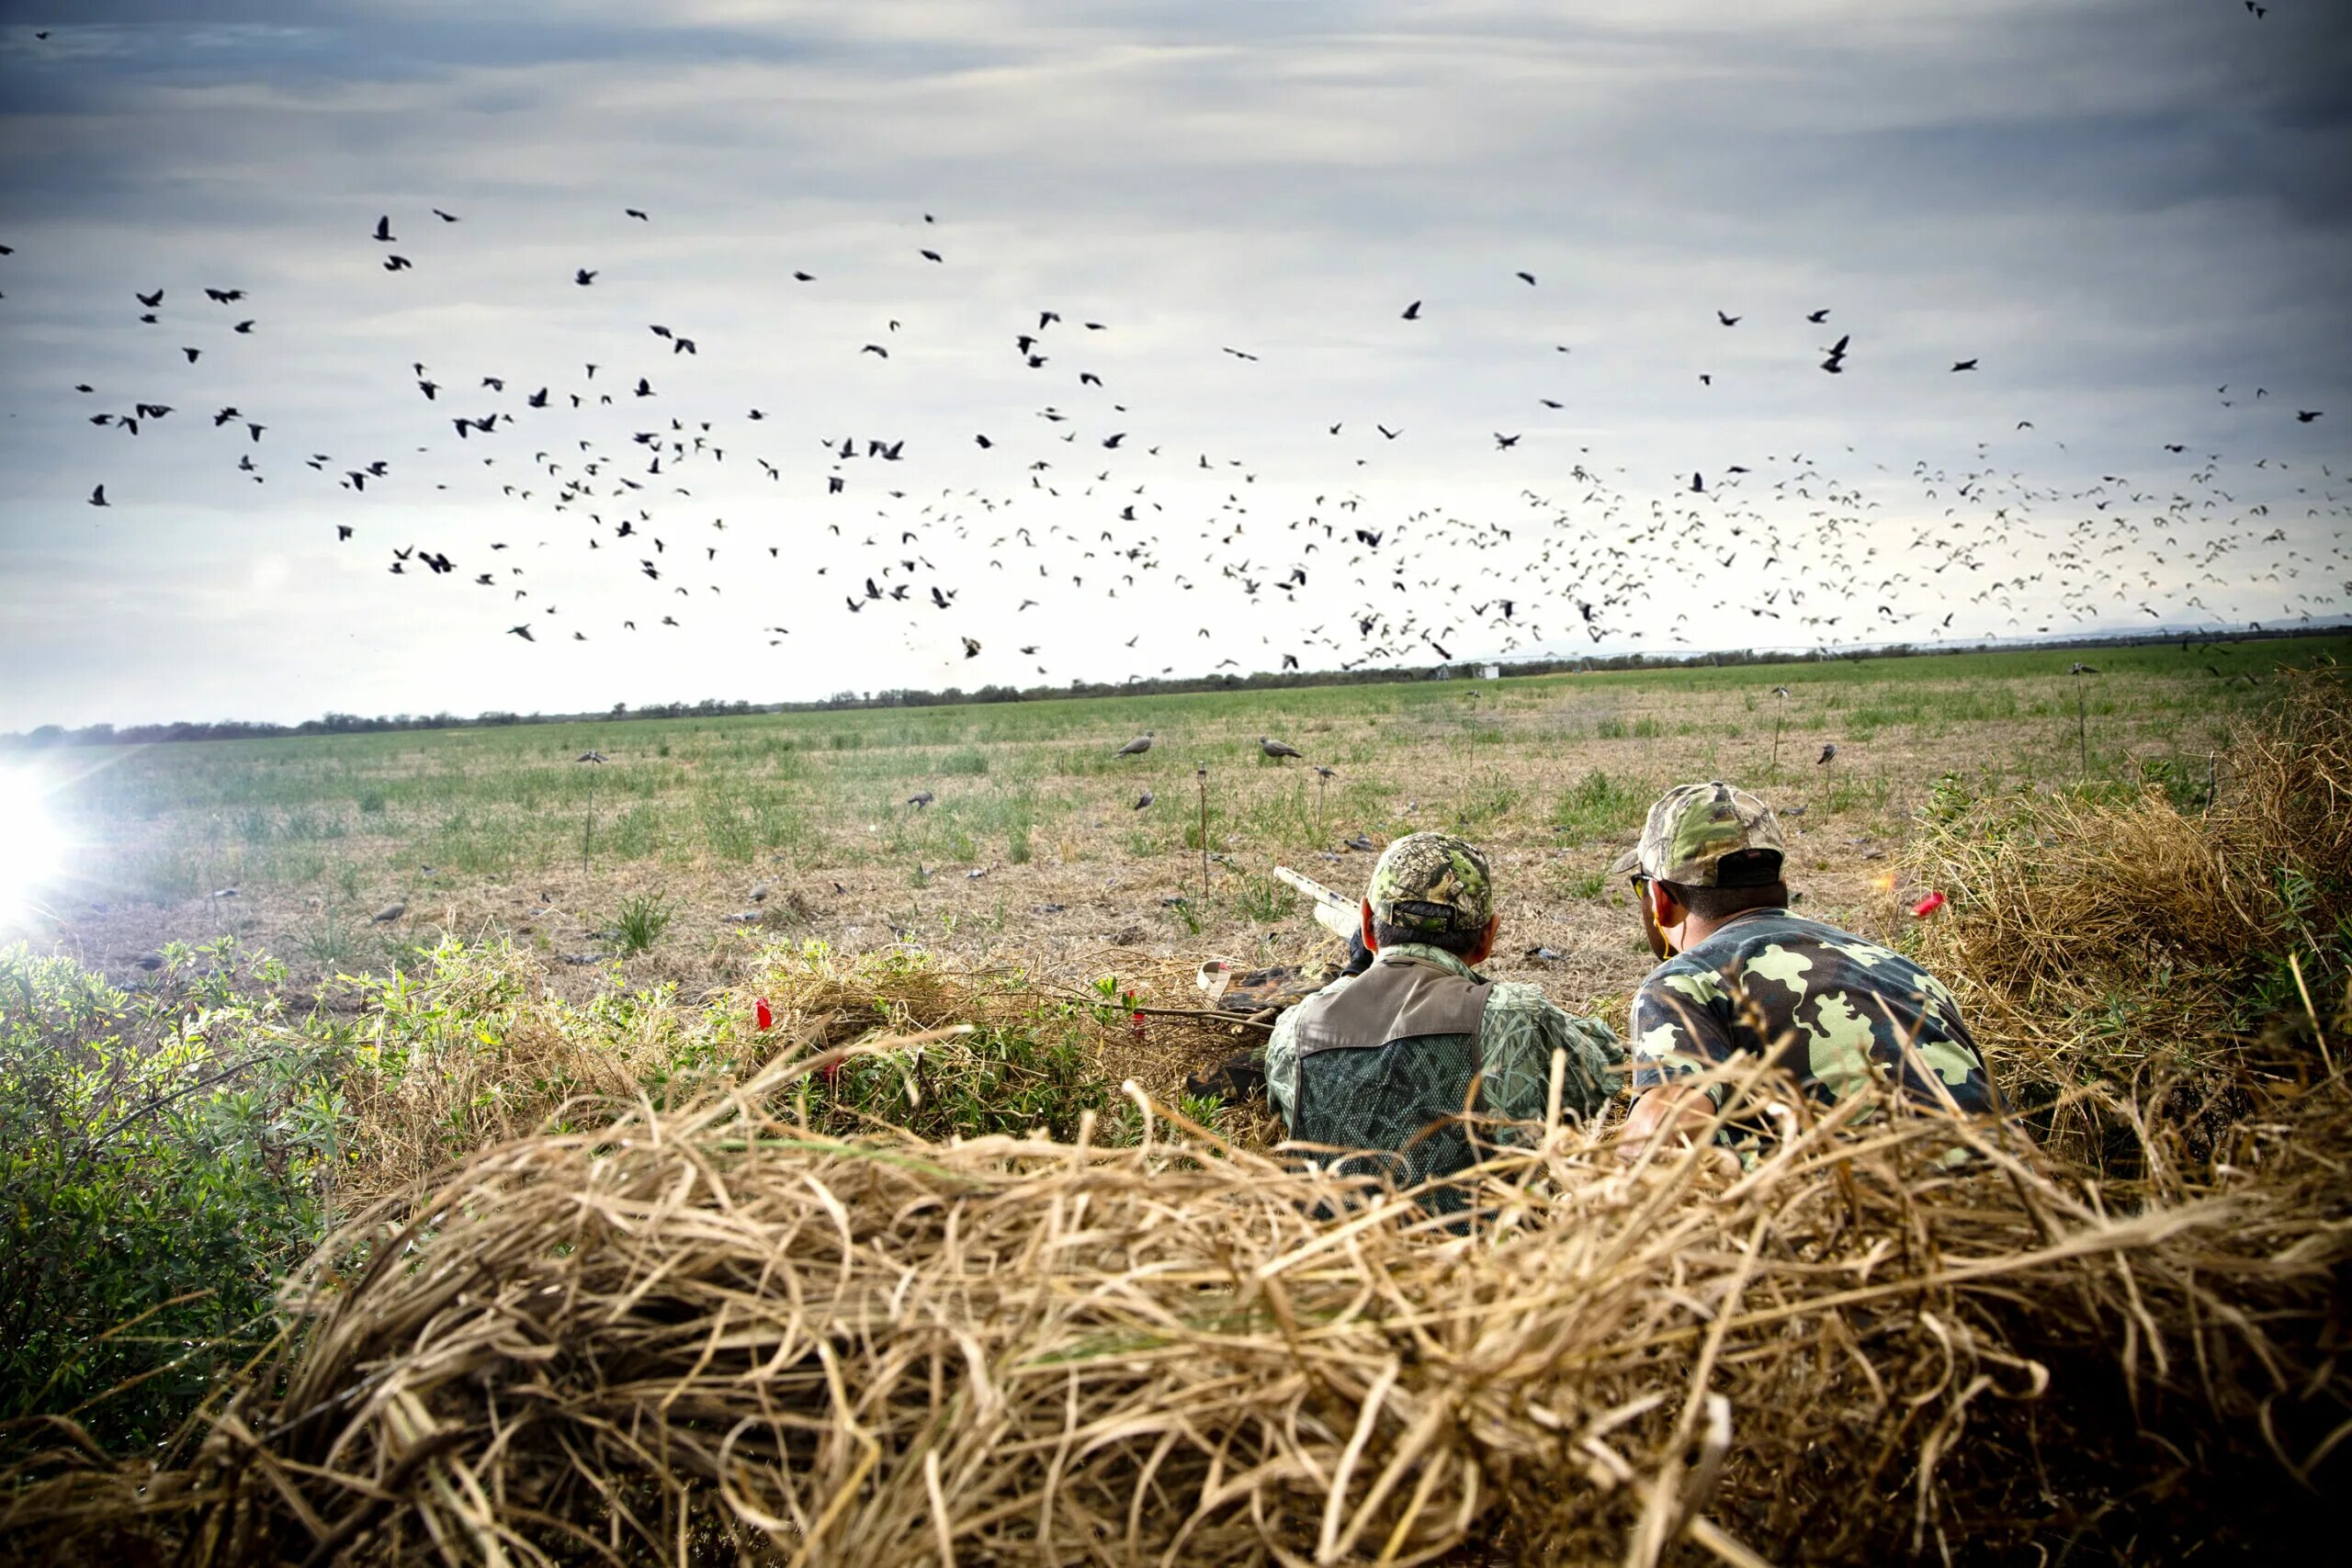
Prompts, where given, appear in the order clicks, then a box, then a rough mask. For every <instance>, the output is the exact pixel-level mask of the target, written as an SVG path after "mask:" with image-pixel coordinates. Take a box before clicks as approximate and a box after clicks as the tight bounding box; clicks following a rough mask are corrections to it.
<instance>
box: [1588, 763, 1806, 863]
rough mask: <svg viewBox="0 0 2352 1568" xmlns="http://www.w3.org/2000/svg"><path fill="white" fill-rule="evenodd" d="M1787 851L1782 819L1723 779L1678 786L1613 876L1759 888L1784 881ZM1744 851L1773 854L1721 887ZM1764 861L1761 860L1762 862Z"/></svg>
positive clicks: (1652, 811)
mask: <svg viewBox="0 0 2352 1568" xmlns="http://www.w3.org/2000/svg"><path fill="white" fill-rule="evenodd" d="M1784 849H1785V846H1783V845H1782V843H1781V822H1780V818H1776V817H1774V816H1773V815H1772V808H1771V807H1769V806H1767V805H1765V804H1764V803H1763V802H1762V801H1761V800H1758V798H1757V797H1756V796H1754V795H1750V794H1748V793H1747V791H1746V790H1744V789H1734V788H1733V787H1732V786H1731V785H1729V784H1725V783H1724V782H1723V781H1722V780H1721V779H1714V780H1711V781H1709V782H1708V783H1706V784H1677V785H1675V786H1674V787H1673V788H1672V789H1670V790H1668V791H1667V792H1666V793H1665V794H1664V795H1660V796H1658V798H1657V804H1656V805H1654V806H1652V807H1650V814H1649V818H1648V819H1647V820H1645V822H1644V823H1643V824H1642V840H1641V842H1640V843H1638V844H1635V845H1634V847H1633V848H1632V849H1630V850H1627V851H1626V852H1624V853H1623V854H1622V855H1619V856H1618V857H1617V859H1616V862H1615V863H1613V864H1612V865H1611V866H1610V868H1609V870H1610V872H1611V874H1612V875H1618V876H1623V875H1625V874H1628V873H1631V872H1634V871H1636V870H1638V871H1639V872H1640V873H1641V874H1643V875H1644V876H1646V877H1649V878H1651V879H1653V880H1655V881H1658V882H1671V883H1674V884H1676V885H1678V886H1683V887H1718V886H1737V887H1747V886H1761V885H1763V884H1767V883H1770V882H1774V881H1777V880H1779V878H1780V874H1781V856H1782V854H1783V852H1784ZM1743 850H1770V852H1772V859H1771V860H1770V863H1769V865H1767V864H1760V863H1759V864H1757V865H1754V866H1749V867H1741V868H1739V869H1740V870H1742V871H1744V872H1745V873H1746V874H1745V875H1739V876H1736V877H1735V878H1734V879H1733V880H1731V881H1728V882H1724V881H1719V880H1718V877H1719V874H1720V873H1719V870H1718V867H1719V866H1720V864H1721V863H1722V862H1723V860H1724V857H1726V856H1729V855H1736V854H1738V853H1739V852H1742V851H1743ZM1759 860H1760V857H1759Z"/></svg>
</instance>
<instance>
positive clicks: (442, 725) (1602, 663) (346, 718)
mask: <svg viewBox="0 0 2352 1568" xmlns="http://www.w3.org/2000/svg"><path fill="white" fill-rule="evenodd" d="M2323 629H2326V628H2316V627H2299V628H2296V629H2294V630H2286V629H2280V630H2275V631H2274V630H2268V629H2261V628H2257V629H2254V630H2250V631H2242V632H2236V633H2233V634H2230V635H2229V640H2231V641H2255V640H2268V639H2271V638H2278V637H2304V636H2311V635H2314V634H2315V633H2316V632H2318V631H2320V630H2323ZM2194 640H2195V639H2194V638H2193V637H2189V636H2188V635H2187V634H2176V633H2169V632H2166V633H2156V634H2142V635H2131V636H2120V637H2065V638H2052V639H2049V640H2047V641H2039V642H2014V643H2001V644H1997V645H1996V644H1993V643H1975V644H1972V645H1970V646H1967V647H1941V648H1915V647H1913V646H1911V645H1910V644H1908V643H1890V644H1887V645H1884V646H1883V647H1875V648H1871V649H1803V650H1800V651H1795V652H1791V651H1786V650H1774V649H1760V650H1759V649H1731V650H1729V651H1723V652H1713V653H1693V654H1679V655H1669V654H1656V653H1615V654H1608V655H1604V656H1593V655H1579V656H1577V657H1576V658H1572V659H1527V660H1462V661H1459V662H1455V663H1450V664H1439V665H1435V666H1430V667H1427V668H1422V669H1398V668H1396V667H1394V666H1391V667H1387V668H1384V669H1379V670H1306V671H1257V672H1255V673H1253V674H1250V675H1193V676H1178V677H1170V678H1166V679H1159V678H1154V679H1148V680H1133V681H1121V682H1108V681H1072V682H1069V684H1068V685H1066V686H1045V685H1038V686H1000V685H988V686H981V687H979V688H978V689H977V690H974V691H969V692H967V691H965V690H963V689H962V688H961V687H958V686H949V687H946V688H944V689H943V690H940V691H936V692H933V691H918V690H915V689H912V688H907V687H897V688H892V689H890V690H888V691H880V692H852V691H842V692H835V693H834V694H832V695H831V696H828V697H820V698H816V699H813V700H809V701H801V702H778V703H754V702H749V701H745V700H741V699H737V700H735V701H731V702H730V701H722V700H720V699H719V698H717V697H704V698H702V699H701V700H700V701H698V702H691V703H683V702H680V703H650V704H643V705H638V706H635V707H632V706H630V705H628V704H627V703H615V704H614V705H612V706H611V707H610V708H607V709H605V710H604V711H602V712H581V713H547V714H542V713H527V714H525V713H513V712H508V711H505V710H503V709H492V710H490V711H488V712H484V713H480V714H476V715H474V716H472V717H470V718H469V717H466V716H462V715H458V714H453V713H446V712H444V713H431V714H406V713H400V714H389V715H377V716H366V715H361V714H349V713H328V714H323V715H322V716H319V717H317V718H308V719H304V720H302V721H301V722H300V723H298V724H272V723H269V722H266V721H265V720H260V719H214V720H209V721H198V720H187V719H175V720H173V721H171V722H169V723H164V724H134V725H127V726H122V727H119V728H118V727H117V726H115V725H111V724H92V725H85V726H83V727H82V728H78V729H69V728H65V727H64V726H62V725H56V724H44V725H42V726H40V728H36V729H31V730H26V731H11V732H8V733H6V734H0V746H8V747H15V748H25V749H38V748H45V747H52V746H149V745H156V744H161V743H164V742H170V741H178V740H268V739H286V738H290V737H298V736H306V735H379V734H386V733H391V732H395V731H403V730H424V729H500V728H509V727H512V726H516V725H532V724H586V723H594V722H597V721H600V720H612V719H630V718H732V717H741V716H749V715H752V714H786V713H834V712H842V711H845V710H850V709H859V708H924V707H953V706H956V705H965V704H977V703H1032V702H1060V701H1067V700H1069V699H1070V698H1074V697H1135V696H1184V695H1195V696H1197V695H1208V694H1218V693H1227V692H1263V691H1281V690H1292V689H1300V688H1306V687H1315V686H1374V685H1388V684H1393V683H1395V682H1399V681H1417V680H1418V681H1428V680H1448V679H1453V680H1466V679H1475V678H1476V672H1477V671H1480V670H1483V669H1486V668H1487V667H1489V666H1492V667H1493V668H1495V669H1497V670H1498V671H1500V672H1501V673H1502V674H1504V675H1508V676H1528V675H1566V674H1581V673H1604V672H1609V671H1632V670H1689V669H1696V668H1701V667H1710V668H1724V667H1730V668H1738V667H1740V666H1744V665H1750V664H1829V663H1838V662H1843V661H1855V662H1859V661H1860V660H1864V659H1903V658H1910V657H1916V656H1933V655H1937V654H1955V653H1993V652H2001V653H2030V652H2032V651H2034V650H2036V649H2056V648H2065V649H2086V648H2140V647H2146V646H2150V645H2155V644H2164V645H2171V644H2176V643H2177V644H2181V645H2183V646H2186V645H2188V643H2190V642H2192V641H2194Z"/></svg>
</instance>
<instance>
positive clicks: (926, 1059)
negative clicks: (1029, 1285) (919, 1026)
mask: <svg viewBox="0 0 2352 1568" xmlns="http://www.w3.org/2000/svg"><path fill="white" fill-rule="evenodd" d="M876 1009H877V1014H879V1013H880V1012H882V1011H884V1010H886V1009H885V1005H884V1004H882V1003H879V1002H877V1003H876ZM1090 1011H1099V1010H1096V1009H1090V1008H1088V1007H1086V1006H1084V1005H1082V1004H1076V1003H1071V1004H1062V1003H1048V1004H1046V1005H1044V1006H1041V1007H1039V1008H1037V1009H1036V1010H1035V1011H1034V1012H1032V1013H1031V1014H1030V1015H1029V1016H1028V1017H1026V1018H1023V1019H1021V1020H1019V1021H1014V1022H1012V1023H1002V1024H989V1025H986V1026H983V1027H981V1028H979V1029H977V1030H975V1031H974V1032H971V1033H970V1034H967V1035H963V1036H960V1037H957V1038H955V1039H950V1040H939V1041H933V1042H931V1043H928V1044H925V1045H920V1046H915V1047H912V1048H910V1049H909V1050H906V1051H900V1052H891V1053H888V1054H885V1055H857V1056H852V1057H850V1058H848V1059H847V1060H846V1061H844V1062H843V1063H842V1066H841V1067H840V1070H839V1071H838V1072H835V1073H833V1074H831V1075H830V1076H827V1075H824V1074H815V1075H811V1077H810V1078H809V1094H810V1098H809V1119H810V1121H811V1122H813V1123H814V1124H815V1125H817V1126H818V1127H820V1128H821V1129H823V1130H824V1131H826V1132H829V1133H832V1134H837V1135H849V1134H858V1133H869V1132H872V1131H874V1130H875V1127H876V1123H887V1124H888V1125H890V1126H894V1127H903V1128H905V1129H906V1130H907V1131H909V1132H911V1133H913V1134H916V1135H917V1136H919V1137H923V1138H929V1139H932V1140H933V1141H935V1142H944V1141H945V1140H947V1139H949V1138H956V1137H964V1138H978V1137H986V1136H988V1135H989V1134H997V1133H1005V1134H1021V1133H1027V1132H1030V1131H1032V1130H1033V1129H1035V1128H1039V1127H1042V1128H1044V1129H1046V1132H1047V1133H1048V1134H1051V1135H1052V1136H1054V1137H1056V1138H1061V1139H1069V1138H1074V1137H1076V1136H1077V1135H1078V1128H1079V1122H1080V1120H1081V1119H1082V1118H1083V1116H1084V1115H1085V1113H1086V1112H1087V1111H1093V1112H1095V1114H1096V1115H1097V1117H1098V1118H1100V1119H1101V1125H1100V1128H1099V1131H1098V1133H1097V1141H1099V1142H1102V1143H1119V1142H1124V1141H1125V1140H1126V1139H1127V1138H1128V1137H1129V1136H1131V1129H1130V1128H1129V1127H1128V1125H1127V1122H1128V1115H1127V1113H1128V1111H1131V1109H1132V1107H1131V1105H1130V1102H1128V1101H1126V1100H1123V1099H1120V1098H1119V1097H1118V1095H1117V1092H1116V1088H1115V1086H1114V1085H1113V1084H1112V1083H1111V1082H1110V1080H1109V1079H1108V1078H1106V1077H1104V1076H1103V1067H1102V1063H1101V1061H1100V1059H1099V1057H1098V1056H1097V1055H1096V1046H1095V1043H1094V1040H1093V1037H1092V1036H1091V1034H1090V1033H1089V1032H1087V1030H1086V1029H1085V1027H1084V1025H1083V1022H1082V1020H1083V1018H1084V1017H1085V1015H1086V1014H1087V1013H1089V1012H1090Z"/></svg>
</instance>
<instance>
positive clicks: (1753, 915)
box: [1611, 781, 1995, 1144]
mask: <svg viewBox="0 0 2352 1568" xmlns="http://www.w3.org/2000/svg"><path fill="white" fill-rule="evenodd" d="M1784 858H1785V857H1784V850H1783V845H1782V842H1781V827H1780V823H1779V821H1778V819H1776V818H1774V817H1773V815H1772V810H1771V808H1770V807H1768V806H1766V805H1765V804H1764V802H1763V801H1761V800H1759V799H1758V798H1757V797H1756V796H1755V795H1750V794H1748V793H1747V791H1745V790H1739V789H1735V788H1733V787H1732V786H1731V785H1729V784H1724V783H1721V782H1720V781H1715V782H1710V783H1706V784H1681V785H1678V786H1677V787H1676V788H1674V789H1671V790H1668V792H1667V793H1666V795H1663V796H1662V797H1660V798H1659V800H1658V801H1657V804H1656V805H1654V806H1653V807H1650V812H1649V817H1648V818H1647V820H1646V821H1645V822H1644V824H1643V826H1642V837H1641V841H1640V842H1639V843H1638V844H1636V845H1635V846H1634V848H1633V849H1632V850H1630V851H1628V852H1626V853H1625V854H1623V855H1622V856H1620V857H1619V859H1618V861H1617V863H1616V864H1615V865H1613V866H1612V867H1611V870H1612V871H1613V872H1615V873H1617V874H1630V875H1631V876H1632V878H1633V882H1634V894H1635V898H1636V902H1637V904H1638V905H1639V908H1640V914H1641V919H1642V922H1643V930H1644V933H1645V935H1646V936H1647V937H1648V939H1649V941H1650V945H1651V950H1652V951H1653V952H1654V953H1657V955H1658V956H1659V957H1661V958H1663V959H1664V960H1665V962H1664V963H1662V964H1659V965H1658V966H1657V968H1656V969H1654V970H1652V971H1651V972H1650V975H1649V976H1648V978H1646V979H1645V980H1644V981H1643V982H1642V984H1641V987H1640V988H1639V989H1638V990H1636V991H1635V992H1634V1005H1633V1018H1632V1033H1633V1053H1634V1089H1635V1091H1636V1094H1637V1096H1638V1098H1637V1099H1636V1100H1635V1103H1634V1110H1633V1111H1632V1113H1631V1114H1629V1115H1628V1117H1627V1119H1626V1124H1627V1131H1628V1135H1629V1136H1628V1142H1629V1144H1638V1143H1640V1142H1643V1141H1645V1140H1646V1138H1647V1136H1648V1135H1649V1134H1651V1133H1654V1132H1655V1131H1656V1130H1657V1127H1658V1126H1660V1125H1662V1124H1664V1123H1666V1122H1669V1121H1671V1122H1675V1123H1676V1124H1677V1125H1679V1126H1682V1127H1686V1128H1688V1127H1692V1126H1697V1125H1703V1124H1704V1123H1705V1122H1706V1121H1708V1120H1709V1118H1710V1113H1711V1112H1712V1111H1713V1107H1714V1106H1715V1105H1716V1104H1719V1103H1720V1101H1721V1097H1722V1094H1723V1086H1721V1085H1720V1084H1716V1085H1710V1086H1707V1090H1706V1092H1707V1094H1708V1096H1709V1097H1710V1098H1709V1100H1708V1101H1707V1102H1706V1103H1705V1104H1703V1105H1702V1104H1701V1103H1699V1102H1697V1101H1696V1100H1693V1099H1692V1098H1691V1096H1692V1094H1693V1093H1694V1092H1695V1091H1692V1090H1691V1089H1688V1088H1687V1086H1684V1085H1683V1084H1682V1083H1681V1080H1684V1079H1688V1078H1691V1077H1696V1076H1698V1075H1700V1074H1702V1073H1703V1072H1705V1071H1706V1070H1707V1069H1708V1068H1710V1067H1713V1066H1717V1065H1718V1064H1721V1063H1724V1062H1728V1061H1733V1060H1735V1059H1738V1058H1742V1057H1757V1056H1761V1057H1765V1058H1767V1059H1769V1060H1770V1061H1771V1062H1773V1063H1774V1064H1775V1065H1776V1066H1780V1067H1781V1068H1782V1069H1784V1070H1785V1071H1786V1072H1787V1073H1788V1074H1789V1076H1790V1077H1792V1078H1793V1079H1794V1080H1795V1082H1796V1083H1797V1085H1798V1086H1799V1087H1800V1089H1802V1091H1803V1092H1804V1094H1805V1095H1807V1096H1808V1097H1809V1098H1811V1099H1814V1100H1818V1101H1822V1102H1826V1103H1833V1104H1834V1103H1835V1102H1837V1101H1838V1100H1844V1099H1846V1098H1848V1097H1849V1096H1851V1095H1853V1094H1854V1093H1856V1092H1857V1091H1859V1090H1860V1089H1863V1088H1865V1087H1866V1086H1868V1085H1871V1084H1872V1083H1886V1084H1892V1085H1895V1086H1898V1087H1899V1088H1900V1089H1902V1090H1903V1092H1904V1093H1905V1095H1906V1096H1907V1097H1908V1098H1909V1099H1910V1100H1913V1101H1914V1102H1916V1103H1917V1104H1920V1105H1925V1106H1940V1107H1943V1108H1945V1109H1947V1110H1957V1111H1970V1112H1973V1111H1990V1110H1992V1109H1994V1105H1995V1100H1994V1095H1993V1089H1992V1085H1991V1082H1990V1080H1989V1079H1988V1078H1987V1077H1985V1066H1984V1061H1983V1058H1982V1057H1981V1056H1980V1055H1978V1053H1977V1050H1976V1045H1975V1042H1974V1041H1973V1040H1972V1039H1971V1038H1970V1036H1969V1033H1968V1028H1967V1025H1966V1024H1965V1023H1963V1022H1962V1021H1961V1016H1960V1006H1959V1004H1958V1003H1957V1002H1956V1001H1954V1000H1953V998H1952V994H1951V991H1950V990H1948V989H1947V988H1946V987H1944V985H1943V984H1942V982H1940V981H1939V980H1938V979H1937V978H1936V977H1935V976H1932V975H1930V974H1928V972H1927V971H1926V970H1924V969H1922V968H1920V967H1919V966H1918V965H1917V964H1914V963H1913V962H1912V961H1911V960H1909V959H1908V958H1905V957H1904V956H1903V955H1902V954H1901V953H1896V952H1894V951H1893V950H1892V949H1890V948H1886V947H1882V946H1880V945H1879V944H1878V943H1876V942H1867V941H1865V940H1863V939H1862V938H1860V937H1858V936H1855V935H1853V934H1852V933H1851V932H1849V931H1840V930H1839V929H1838V928H1837V927H1836V926H1832V925H1827V924H1825V923H1824V922H1822V921H1819V920H1811V919H1804V918H1803V917H1801V916H1797V915H1792V914H1791V913H1790V912H1789V910H1788V908H1787V905H1788V902H1789V894H1788V887H1787V885H1786V884H1785V883H1784V882H1783V881H1782V880H1781V866H1782V863H1783V861H1784Z"/></svg>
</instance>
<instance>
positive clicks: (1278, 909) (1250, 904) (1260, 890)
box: [1234, 876, 1298, 923]
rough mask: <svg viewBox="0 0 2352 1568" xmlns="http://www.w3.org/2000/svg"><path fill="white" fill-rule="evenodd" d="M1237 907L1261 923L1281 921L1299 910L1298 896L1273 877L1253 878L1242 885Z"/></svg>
mask: <svg viewBox="0 0 2352 1568" xmlns="http://www.w3.org/2000/svg"><path fill="white" fill-rule="evenodd" d="M1234 904H1235V907H1236V908H1238V909H1240V911H1241V912H1242V913H1243V914H1245V915H1247V916H1249V917H1250V919H1252V920H1254V921H1258V922H1260V923H1264V922H1267V921H1272V920H1279V919H1283V917H1284V916H1286V915H1288V914H1290V913H1292V912H1293V911H1294V910H1295V909H1296V908H1298V895H1297V894H1295V893H1294V892H1292V891H1291V890H1290V889H1289V888H1288V887H1287V886H1283V884H1282V883H1279V882H1276V881H1275V880H1274V879H1273V878H1272V877H1271V876H1252V877H1250V878H1248V879H1246V880H1245V881H1244V882H1243V883H1242V885H1241V892H1240V894H1239V896H1238V897H1236V898H1235V900H1234Z"/></svg>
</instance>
